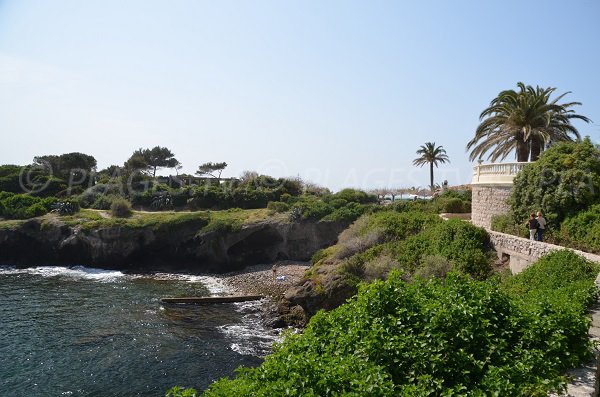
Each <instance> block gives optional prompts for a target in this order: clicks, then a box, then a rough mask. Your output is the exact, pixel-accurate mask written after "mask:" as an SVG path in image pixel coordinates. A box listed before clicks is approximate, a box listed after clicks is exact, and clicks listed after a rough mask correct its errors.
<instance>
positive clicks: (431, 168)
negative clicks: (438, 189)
mask: <svg viewBox="0 0 600 397" xmlns="http://www.w3.org/2000/svg"><path fill="white" fill-rule="evenodd" d="M429 180H430V181H431V184H430V185H429V186H431V194H433V161H432V162H431V163H429Z"/></svg>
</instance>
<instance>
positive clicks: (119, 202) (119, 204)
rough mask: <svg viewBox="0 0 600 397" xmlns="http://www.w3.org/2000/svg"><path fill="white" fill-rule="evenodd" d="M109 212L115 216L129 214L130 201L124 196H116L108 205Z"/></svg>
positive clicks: (120, 216) (127, 215) (126, 215)
mask: <svg viewBox="0 0 600 397" xmlns="http://www.w3.org/2000/svg"><path fill="white" fill-rule="evenodd" d="M110 213H111V215H112V216H114V217H115V218H127V217H129V216H131V203H130V202H129V201H128V200H126V199H124V198H120V197H119V198H116V199H114V200H113V201H112V203H111V205H110Z"/></svg>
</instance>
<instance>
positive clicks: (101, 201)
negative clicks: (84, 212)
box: [91, 195, 123, 210]
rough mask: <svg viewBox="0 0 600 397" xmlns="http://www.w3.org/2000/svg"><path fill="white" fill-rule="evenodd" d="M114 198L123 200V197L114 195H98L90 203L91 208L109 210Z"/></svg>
mask: <svg viewBox="0 0 600 397" xmlns="http://www.w3.org/2000/svg"><path fill="white" fill-rule="evenodd" d="M115 200H123V197H121V196H115V195H99V196H97V197H96V200H95V201H94V203H93V204H92V205H91V208H93V209H95V210H109V209H111V206H112V203H113V202H114V201H115Z"/></svg>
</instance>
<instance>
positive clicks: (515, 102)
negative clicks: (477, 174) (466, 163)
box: [467, 82, 590, 161]
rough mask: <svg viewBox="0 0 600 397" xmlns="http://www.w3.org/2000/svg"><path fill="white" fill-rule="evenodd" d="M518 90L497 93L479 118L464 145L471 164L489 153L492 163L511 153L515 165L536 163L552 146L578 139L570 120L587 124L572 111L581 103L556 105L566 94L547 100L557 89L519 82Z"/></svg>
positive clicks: (586, 119)
mask: <svg viewBox="0 0 600 397" xmlns="http://www.w3.org/2000/svg"><path fill="white" fill-rule="evenodd" d="M517 86H518V87H519V91H518V92H517V91H515V90H506V91H502V92H500V94H498V96H497V97H496V98H494V99H493V100H492V101H491V102H490V106H489V107H487V108H486V109H485V110H484V111H483V112H481V114H480V115H479V120H481V123H480V124H479V126H478V127H477V130H476V131H475V137H474V138H473V139H471V140H470V141H469V143H468V144H467V150H471V154H470V155H469V159H470V160H471V161H473V160H475V159H481V158H482V157H483V156H484V155H485V154H486V153H487V152H488V151H490V150H491V152H490V153H489V155H488V160H491V161H496V160H498V159H500V160H503V159H505V158H506V157H507V156H508V155H509V154H510V153H511V152H512V151H513V150H514V151H515V154H516V158H517V161H527V160H528V159H529V160H530V161H535V160H537V159H538V157H539V156H540V153H541V152H542V151H543V150H544V148H545V147H547V146H548V145H550V144H551V143H552V142H558V141H573V140H574V139H573V137H574V138H575V140H579V139H581V138H580V136H579V132H578V131H577V129H576V128H575V127H573V125H571V119H579V120H583V121H585V122H586V123H589V122H590V119H588V118H587V117H585V116H581V115H579V114H576V113H575V112H574V110H572V109H571V107H573V106H575V105H581V103H580V102H567V103H562V104H559V103H558V101H559V100H561V99H562V98H563V97H564V96H565V95H567V94H569V92H566V93H564V94H562V95H559V96H558V97H557V98H555V99H554V100H550V96H551V95H552V93H553V92H554V91H555V90H556V88H541V87H539V86H536V87H535V88H533V87H532V86H530V85H528V86H525V84H523V83H521V82H519V83H517ZM572 136H573V137H572Z"/></svg>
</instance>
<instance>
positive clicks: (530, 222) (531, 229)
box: [527, 212, 540, 241]
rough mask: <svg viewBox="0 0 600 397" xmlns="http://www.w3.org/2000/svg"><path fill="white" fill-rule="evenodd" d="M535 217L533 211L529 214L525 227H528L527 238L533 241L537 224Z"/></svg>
mask: <svg viewBox="0 0 600 397" xmlns="http://www.w3.org/2000/svg"><path fill="white" fill-rule="evenodd" d="M539 225H540V224H539V223H538V221H537V219H535V212H532V213H531V214H529V220H527V227H528V228H529V239H530V240H533V241H535V233H536V232H537V229H538V226H539Z"/></svg>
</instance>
